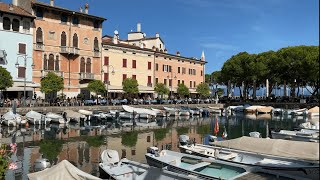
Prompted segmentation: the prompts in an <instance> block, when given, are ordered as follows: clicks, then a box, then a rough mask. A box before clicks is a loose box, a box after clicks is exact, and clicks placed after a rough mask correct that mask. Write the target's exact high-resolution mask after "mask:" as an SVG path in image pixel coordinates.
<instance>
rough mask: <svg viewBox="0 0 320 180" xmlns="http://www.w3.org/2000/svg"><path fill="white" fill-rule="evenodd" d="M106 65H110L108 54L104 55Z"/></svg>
mask: <svg viewBox="0 0 320 180" xmlns="http://www.w3.org/2000/svg"><path fill="white" fill-rule="evenodd" d="M104 65H105V66H108V65H109V57H107V56H105V57H104Z"/></svg>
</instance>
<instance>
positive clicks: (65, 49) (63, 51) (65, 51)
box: [60, 46, 69, 54]
mask: <svg viewBox="0 0 320 180" xmlns="http://www.w3.org/2000/svg"><path fill="white" fill-rule="evenodd" d="M60 53H61V54H69V48H68V47H67V46H60Z"/></svg>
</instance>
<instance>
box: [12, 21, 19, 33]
mask: <svg viewBox="0 0 320 180" xmlns="http://www.w3.org/2000/svg"><path fill="white" fill-rule="evenodd" d="M19 28H20V21H19V20H18V19H13V20H12V30H13V31H16V32H19Z"/></svg>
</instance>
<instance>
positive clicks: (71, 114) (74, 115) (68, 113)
mask: <svg viewBox="0 0 320 180" xmlns="http://www.w3.org/2000/svg"><path fill="white" fill-rule="evenodd" d="M62 116H63V117H65V118H66V119H67V121H70V122H77V123H80V121H85V120H86V119H87V117H86V116H85V115H83V114H81V113H79V112H76V111H72V110H65V111H63V115H62Z"/></svg>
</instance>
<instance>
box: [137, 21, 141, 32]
mask: <svg viewBox="0 0 320 180" xmlns="http://www.w3.org/2000/svg"><path fill="white" fill-rule="evenodd" d="M137 32H141V23H138V24H137Z"/></svg>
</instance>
